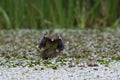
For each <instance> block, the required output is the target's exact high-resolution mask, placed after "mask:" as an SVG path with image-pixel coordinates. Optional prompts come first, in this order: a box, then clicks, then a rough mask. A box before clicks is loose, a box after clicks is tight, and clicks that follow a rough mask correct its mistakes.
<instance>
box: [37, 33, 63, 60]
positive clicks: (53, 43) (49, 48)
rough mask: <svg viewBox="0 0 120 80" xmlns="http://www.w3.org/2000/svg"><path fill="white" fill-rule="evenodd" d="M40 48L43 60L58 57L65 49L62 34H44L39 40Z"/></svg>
mask: <svg viewBox="0 0 120 80" xmlns="http://www.w3.org/2000/svg"><path fill="white" fill-rule="evenodd" d="M38 48H39V49H40V54H41V57H42V58H43V59H49V58H54V57H57V56H58V55H59V54H60V52H61V51H62V50H63V49H64V39H63V37H62V36H61V35H60V34H55V35H48V34H44V35H42V36H41V37H40V38H39V43H38Z"/></svg>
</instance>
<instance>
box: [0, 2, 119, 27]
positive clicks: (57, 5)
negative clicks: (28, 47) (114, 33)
mask: <svg viewBox="0 0 120 80" xmlns="http://www.w3.org/2000/svg"><path fill="white" fill-rule="evenodd" d="M119 4H120V0H34V1H33V0H0V29H10V28H13V29H18V28H35V29H41V28H55V27H57V28H101V27H99V26H102V28H104V27H107V26H108V27H112V28H114V27H116V26H120V10H119V7H120V5H119ZM45 21H47V22H49V23H50V24H47V23H46V22H45Z"/></svg>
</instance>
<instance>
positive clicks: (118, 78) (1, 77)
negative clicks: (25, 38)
mask: <svg viewBox="0 0 120 80" xmlns="http://www.w3.org/2000/svg"><path fill="white" fill-rule="evenodd" d="M119 66H120V62H111V63H110V64H109V66H108V67H105V66H98V67H72V68H68V67H66V66H64V67H61V68H58V69H57V70H54V69H50V68H46V69H45V70H40V69H39V68H40V66H35V67H33V68H30V67H24V68H22V67H15V68H0V80H120V67H119ZM36 68H37V69H36Z"/></svg>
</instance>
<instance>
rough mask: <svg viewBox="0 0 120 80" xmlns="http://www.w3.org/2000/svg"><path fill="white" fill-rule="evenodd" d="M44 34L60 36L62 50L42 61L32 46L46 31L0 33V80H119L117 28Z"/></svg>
mask: <svg viewBox="0 0 120 80" xmlns="http://www.w3.org/2000/svg"><path fill="white" fill-rule="evenodd" d="M48 31H49V32H52V33H60V34H62V35H63V37H64V39H65V49H64V50H63V52H62V53H61V54H60V56H58V57H56V58H54V59H48V60H42V59H41V57H40V52H39V50H38V49H37V47H36V46H37V44H38V38H39V36H40V35H42V34H43V33H45V32H46V30H0V80H120V28H118V29H106V30H104V31H100V30H95V29H94V30H91V29H88V30H70V29H69V30H60V29H55V30H51V31H50V30H48ZM94 60H95V61H96V62H97V63H98V66H91V67H90V66H82V67H80V66H78V65H79V64H81V63H82V62H89V61H94ZM70 66H71V67H70Z"/></svg>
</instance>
